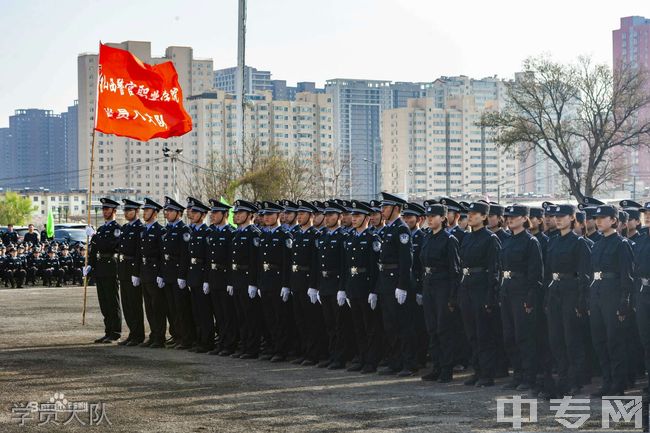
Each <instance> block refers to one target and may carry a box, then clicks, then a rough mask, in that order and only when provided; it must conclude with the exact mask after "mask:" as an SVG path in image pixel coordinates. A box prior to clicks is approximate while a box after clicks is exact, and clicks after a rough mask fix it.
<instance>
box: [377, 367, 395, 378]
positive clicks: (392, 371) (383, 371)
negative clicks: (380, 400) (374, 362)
mask: <svg viewBox="0 0 650 433" xmlns="http://www.w3.org/2000/svg"><path fill="white" fill-rule="evenodd" d="M397 373H399V370H395V369H392V368H390V367H385V368H383V369H381V370H379V372H377V374H378V375H380V376H394V375H396V374H397Z"/></svg>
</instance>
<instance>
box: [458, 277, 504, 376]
mask: <svg viewBox="0 0 650 433" xmlns="http://www.w3.org/2000/svg"><path fill="white" fill-rule="evenodd" d="M487 292H488V289H487V287H480V288H471V289H470V288H466V287H461V289H460V291H459V294H458V301H459V304H460V308H461V313H462V315H463V325H464V327H465V334H466V335H467V338H468V340H469V343H470V346H471V347H472V356H471V364H472V366H473V367H474V373H475V374H476V375H478V377H480V378H481V379H493V378H494V374H495V370H496V366H497V364H496V363H497V344H498V341H497V338H498V337H497V335H496V333H495V325H494V322H495V321H496V320H497V319H498V317H497V315H498V311H497V310H496V309H493V310H492V311H491V312H488V311H487V310H486V309H485V302H486V301H485V300H486V299H487Z"/></svg>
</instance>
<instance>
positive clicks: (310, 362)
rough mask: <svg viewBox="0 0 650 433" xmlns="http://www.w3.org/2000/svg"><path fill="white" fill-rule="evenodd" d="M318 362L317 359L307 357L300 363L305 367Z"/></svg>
mask: <svg viewBox="0 0 650 433" xmlns="http://www.w3.org/2000/svg"><path fill="white" fill-rule="evenodd" d="M316 364H318V363H317V362H316V361H312V360H311V359H305V360H304V361H302V362H301V363H300V365H302V366H303V367H311V366H313V365H316Z"/></svg>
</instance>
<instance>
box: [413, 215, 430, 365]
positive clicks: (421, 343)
mask: <svg viewBox="0 0 650 433" xmlns="http://www.w3.org/2000/svg"><path fill="white" fill-rule="evenodd" d="M424 236H425V233H424V232H423V231H422V230H421V229H419V228H416V229H415V230H413V231H412V232H411V243H412V245H413V266H412V272H411V285H412V287H413V291H414V292H415V293H416V296H419V297H420V302H422V298H421V297H422V283H423V280H424V269H423V268H422V262H421V261H420V252H421V251H422V244H423V243H424ZM416 301H417V298H416ZM414 308H415V324H414V326H415V335H416V338H417V343H416V344H417V359H418V365H419V366H421V367H424V366H425V365H426V363H427V347H428V341H429V338H428V334H427V327H426V323H425V321H424V312H423V308H422V305H420V304H418V303H417V302H416V305H415V307H414Z"/></svg>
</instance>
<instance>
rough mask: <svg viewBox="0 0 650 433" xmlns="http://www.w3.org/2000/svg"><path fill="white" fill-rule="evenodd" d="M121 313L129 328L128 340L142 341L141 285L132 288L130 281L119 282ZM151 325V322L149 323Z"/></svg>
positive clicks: (122, 280)
mask: <svg viewBox="0 0 650 433" xmlns="http://www.w3.org/2000/svg"><path fill="white" fill-rule="evenodd" d="M120 294H121V295H122V312H123V313H124V321H125V322H126V326H128V328H129V337H128V339H129V340H132V341H142V340H144V314H143V312H142V283H140V285H139V286H138V287H134V286H133V283H132V282H131V279H128V280H127V279H121V280H120ZM149 324H151V322H149Z"/></svg>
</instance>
